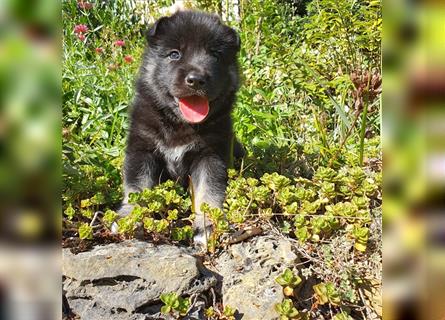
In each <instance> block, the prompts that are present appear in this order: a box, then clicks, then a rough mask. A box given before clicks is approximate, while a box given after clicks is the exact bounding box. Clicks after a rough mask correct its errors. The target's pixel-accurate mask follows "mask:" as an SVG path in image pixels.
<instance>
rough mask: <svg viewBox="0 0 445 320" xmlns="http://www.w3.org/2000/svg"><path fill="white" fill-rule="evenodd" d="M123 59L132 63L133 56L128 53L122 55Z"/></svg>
mask: <svg viewBox="0 0 445 320" xmlns="http://www.w3.org/2000/svg"><path fill="white" fill-rule="evenodd" d="M124 60H125V62H126V63H132V62H133V57H132V56H130V55H126V56H125V57H124Z"/></svg>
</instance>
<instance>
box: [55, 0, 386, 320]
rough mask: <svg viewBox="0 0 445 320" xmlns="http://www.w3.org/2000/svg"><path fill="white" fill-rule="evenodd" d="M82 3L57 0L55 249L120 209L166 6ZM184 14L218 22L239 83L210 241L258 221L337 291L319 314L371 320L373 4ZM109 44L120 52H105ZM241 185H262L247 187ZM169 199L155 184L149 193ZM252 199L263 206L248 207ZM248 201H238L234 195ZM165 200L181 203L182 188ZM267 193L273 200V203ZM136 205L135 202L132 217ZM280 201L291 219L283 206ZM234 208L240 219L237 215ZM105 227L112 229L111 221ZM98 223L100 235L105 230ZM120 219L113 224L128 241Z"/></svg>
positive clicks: (375, 107) (374, 309) (374, 310)
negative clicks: (59, 127)
mask: <svg viewBox="0 0 445 320" xmlns="http://www.w3.org/2000/svg"><path fill="white" fill-rule="evenodd" d="M84 3H86V2H83V1H80V2H77V1H73V0H64V1H62V7H63V10H62V21H63V75H62V93H63V97H62V98H63V207H64V212H65V215H64V216H65V218H64V237H65V238H67V237H72V236H74V237H77V236H79V234H81V235H82V238H92V237H93V236H94V237H99V236H100V235H99V234H98V233H97V232H96V233H93V231H94V230H93V229H94V228H93V227H94V223H93V221H96V220H97V219H95V218H94V217H95V216H96V215H95V213H96V212H98V211H103V212H105V211H106V210H108V209H111V210H112V209H115V208H116V206H117V205H118V204H119V201H120V199H121V192H122V191H121V174H120V170H121V165H122V160H123V151H124V147H125V134H126V130H127V126H128V122H127V119H128V117H127V112H128V107H129V105H130V104H131V100H132V95H133V82H134V79H135V75H136V73H137V68H138V61H140V57H141V54H142V50H143V47H144V37H143V33H144V31H145V30H146V29H147V25H148V24H149V23H151V22H153V21H154V19H155V18H157V17H160V16H161V15H163V14H166V13H167V11H168V8H169V7H170V6H171V5H172V4H173V3H172V1H153V2H150V1H147V2H145V1H137V0H133V1H125V0H116V1H110V2H106V1H103V2H92V3H91V4H92V6H91V7H85V5H82V4H84ZM185 5H186V6H188V7H196V8H201V9H204V10H207V11H212V12H218V13H219V14H220V15H221V16H223V17H224V19H225V20H226V22H227V23H229V24H230V25H232V26H233V27H234V28H236V29H237V30H238V31H239V32H240V36H241V42H242V50H241V53H240V57H239V61H240V64H241V70H242V78H243V85H242V88H241V90H240V92H239V94H238V101H237V105H236V108H235V112H234V115H233V116H234V120H235V130H236V133H237V136H238V138H239V139H240V141H241V142H242V143H243V144H244V146H245V147H246V150H247V156H246V158H245V159H244V160H243V162H242V163H241V164H238V167H239V166H241V169H240V170H238V171H237V172H236V173H233V175H232V182H231V186H230V187H229V195H231V196H229V197H228V200H230V201H232V203H230V201H229V203H227V205H228V208H226V209H227V210H228V217H229V218H230V217H234V218H233V219H231V220H230V221H229V222H230V224H231V226H230V227H229V229H227V228H228V227H227V225H226V224H222V225H221V232H228V231H229V232H230V231H233V230H234V229H237V228H240V225H243V224H249V223H251V224H254V223H257V222H258V219H260V220H261V219H266V220H267V221H271V222H272V226H273V227H274V228H276V229H277V230H279V232H280V233H281V234H283V235H285V236H289V237H291V238H294V239H296V240H298V243H299V246H300V250H302V252H304V253H305V254H306V256H307V257H308V265H307V266H306V267H307V268H306V269H305V270H306V271H305V276H306V277H310V276H312V275H314V276H315V277H316V278H317V279H318V280H319V281H320V283H334V284H335V285H336V288H337V289H336V290H337V291H339V292H340V294H341V297H342V299H341V304H340V307H338V306H337V305H338V304H336V303H331V304H329V307H330V308H331V307H333V308H334V309H335V310H336V312H337V311H338V314H339V315H342V314H343V313H342V312H343V311H345V312H346V311H347V313H349V314H352V315H353V316H354V318H357V317H358V318H360V317H362V318H373V317H377V318H378V317H380V316H381V312H380V311H379V306H378V300H379V299H378V295H379V294H378V292H379V288H380V283H381V275H380V272H379V270H380V266H381V240H380V236H381V223H380V220H381V209H380V207H381V196H380V184H381V147H380V131H381V130H380V126H381V115H380V112H381V108H380V91H381V88H380V84H381V77H380V74H381V67H380V60H381V51H380V39H381V5H380V2H379V1H375V0H372V1H368V0H358V1H353V0H339V1H335V0H313V1H278V0H264V1H259V0H252V1H243V0H241V1H238V2H234V1H228V0H227V1H204V0H200V1H187V2H186V3H185ZM80 24H83V25H85V26H87V28H88V31H86V32H84V33H82V35H84V36H85V39H81V38H82V37H79V33H75V32H74V30H75V27H76V26H77V25H80ZM118 40H123V41H124V42H125V45H124V46H118V45H116V41H118ZM97 48H100V50H97ZM265 173H269V174H270V173H275V174H272V175H266V176H264V174H265ZM248 178H250V179H259V178H262V179H260V180H249V181H250V182H251V184H249V183H248V180H246V179H248ZM295 178H297V180H295ZM286 179H288V180H286ZM253 181H256V182H253ZM277 185H278V187H277ZM246 186H250V187H252V188H251V190H246V189H245V188H246ZM284 188H287V189H284ZM161 189H162V188H161ZM298 190H300V191H298ZM301 190H303V191H304V192H303V193H302V194H301ZM170 191H172V190H170V189H168V188H167V187H166V189H165V190H164V189H162V190H160V191H159V194H156V195H155V196H159V195H161V196H163V197H165V192H170ZM260 191H262V192H264V193H265V194H266V200H265V201H260V200H261V199H259V198H258V197H260V196H259V195H258V194H259V193H261V192H260ZM175 192H176V191H175ZM249 192H250V193H251V194H252V196H251V197H250V199H249V198H247V199H246V200H244V199H243V198H242V197H241V195H243V194H249ZM298 192H300V195H299V196H295V194H296V193H298ZM283 194H284V195H286V196H282V195H283ZM178 195H179V196H180V197H184V198H181V199H184V201H187V199H186V197H187V196H185V195H184V196H183V194H182V193H181V191H178ZM267 195H268V196H267ZM280 195H281V196H282V198H283V200H282V203H280V204H279V205H276V201H275V199H276V198H277V197H280ZM145 197H152V195H145ZM150 199H151V198H150ZM144 200H146V198H145V199H144V198H143V197H142V199H141V198H138V199H135V201H136V202H137V201H139V203H140V204H141V206H142V207H144V206H146V203H145V204H144ZM181 201H182V200H181ZM246 201H247V202H246ZM250 202H253V203H255V206H251V205H249V203H250ZM293 203H295V205H294V207H296V208H298V209H295V210H297V212H296V211H291V210H293V209H289V208H288V206H292V204H293ZM161 206H164V207H162V208H163V210H164V209H165V214H166V215H167V212H169V210H171V209H172V208H170V207H168V204H167V203H165V202H162V201H161ZM161 211H162V210H161ZM240 211H241V212H244V213H247V214H246V215H244V216H243V217H241V218H239V212H240ZM329 212H331V213H329ZM332 212H333V213H332ZM179 213H180V215H181V214H187V212H179ZM264 213H266V214H264ZM147 214H148V213H147V212H145V211H143V212H139V213H138V215H137V216H135V217H134V218H135V219H142V218H144V217H145V218H147V216H146V215H147ZM150 214H152V213H150ZM329 214H330V216H329ZM215 216H216V218H215V219H216V220H217V221H220V220H221V219H220V217H218V214H217V213H215ZM107 217H108V218H109V219H112V218H113V215H112V211H109V215H108V216H107ZM299 217H300V218H299ZM301 217H303V218H301ZM150 218H152V219H154V221H158V224H157V225H156V226H159V225H163V224H164V222H162V223H160V222H159V221H163V220H168V222H167V226H166V227H165V228H163V227H162V226H161V227H159V228H158V229H156V228H154V227H153V226H152V229H151V230H150V231H152V233H153V232H154V233H155V234H158V236H159V235H163V236H165V237H167V238H171V237H172V235H173V231H174V230H176V229H175V228H178V227H184V223H183V222H181V223H177V221H176V219H175V218H172V219H170V220H169V219H167V218H166V217H164V216H163V215H162V214H161V215H160V216H159V215H158V216H154V217H150ZM92 220H93V221H92ZM99 220H100V222H103V223H104V224H106V220H107V219H104V220H103V221H102V220H101V219H99ZM146 221H147V220H145V221H144V222H146ZM124 222H125V221H124ZM128 222H130V223H129V224H128ZM131 222H135V221H126V222H125V223H127V224H126V225H127V229H125V230H126V231H129V233H130V235H131V230H132V227H133V225H134V223H133V224H131ZM122 225H124V223H122ZM79 227H80V230H79ZM185 227H187V225H185ZM173 238H174V237H173ZM181 239H182V238H181ZM182 240H183V239H182ZM339 248H342V249H341V250H339ZM308 252H310V253H308ZM336 256H337V257H340V258H339V259H334V258H333V257H336ZM313 261H322V262H323V263H321V264H318V265H315V264H313ZM365 288H368V289H366V290H367V291H366V292H368V293H367V294H363V292H365ZM369 288H374V289H369ZM375 301H377V302H375ZM296 306H297V307H298V309H299V310H302V309H304V308H305V307H307V306H305V305H304V303H301V304H300V305H298V304H297V305H296ZM235 307H236V306H235ZM320 312H326V310H324V309H323V307H321V308H320ZM283 316H284V315H283Z"/></svg>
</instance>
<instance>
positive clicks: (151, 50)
mask: <svg viewBox="0 0 445 320" xmlns="http://www.w3.org/2000/svg"><path fill="white" fill-rule="evenodd" d="M147 38H148V51H147V54H146V56H145V60H144V65H143V68H144V69H145V71H144V72H145V73H146V74H145V75H144V77H145V79H146V81H147V82H148V83H149V86H150V87H151V88H152V90H154V92H155V94H156V95H157V98H158V101H162V104H163V105H164V106H168V108H170V109H171V110H172V112H173V113H174V114H176V115H177V116H178V117H179V118H181V119H183V120H184V121H187V122H190V123H199V122H203V121H205V119H206V118H207V116H208V115H209V114H211V113H213V112H215V111H216V110H214V109H215V108H217V107H218V105H220V104H218V103H214V102H215V101H217V100H218V99H223V98H224V96H225V95H226V94H227V93H229V92H230V93H233V92H235V91H236V89H237V87H238V68H237V58H236V55H237V52H238V51H239V48H240V41H239V37H238V35H237V33H236V32H235V31H234V30H233V29H231V28H230V27H228V26H225V25H223V24H222V23H221V22H220V20H219V19H218V18H217V17H216V16H213V15H208V14H204V13H198V12H191V11H185V12H178V13H176V14H175V15H173V16H171V17H164V18H161V19H159V20H158V21H157V22H156V23H155V24H154V25H153V26H152V28H151V29H150V30H149V32H148V34H147Z"/></svg>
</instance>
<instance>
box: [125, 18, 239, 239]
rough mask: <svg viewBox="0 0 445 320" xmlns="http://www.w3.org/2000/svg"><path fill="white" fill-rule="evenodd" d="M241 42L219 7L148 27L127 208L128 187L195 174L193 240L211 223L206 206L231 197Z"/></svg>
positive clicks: (130, 145) (130, 148) (128, 159)
mask: <svg viewBox="0 0 445 320" xmlns="http://www.w3.org/2000/svg"><path fill="white" fill-rule="evenodd" d="M239 49H240V39H239V36H238V34H237V33H236V32H235V30H233V29H232V28H230V27H228V26H226V25H224V24H223V23H222V22H221V21H220V19H219V18H218V17H217V16H215V15H210V14H206V13H202V12H195V11H179V12H177V13H175V14H174V15H172V16H170V17H162V18H160V19H159V20H158V21H156V22H155V23H154V25H153V26H152V27H151V28H150V30H149V31H148V33H147V46H146V50H145V53H144V56H143V62H142V66H141V68H140V71H139V76H138V80H137V82H136V96H135V98H134V102H133V107H132V110H131V115H130V119H131V123H130V130H129V135H128V141H127V149H126V155H125V162H124V172H123V173H124V192H125V198H124V200H123V206H122V208H121V210H120V213H121V215H125V214H128V213H129V212H131V205H129V204H128V195H129V193H131V192H139V191H141V190H143V189H144V188H151V187H153V186H155V185H156V184H158V183H160V182H163V181H165V180H167V179H173V180H176V181H179V182H181V183H182V184H183V185H187V183H188V177H191V180H192V184H193V189H194V201H195V203H194V207H195V210H196V220H195V222H194V229H195V237H194V241H195V243H196V244H198V245H203V246H206V244H207V243H206V241H207V239H208V236H209V232H210V231H211V223H210V222H209V221H208V220H206V219H205V218H204V215H203V214H202V212H201V210H200V207H201V204H202V203H208V204H209V205H210V206H213V207H218V208H222V205H223V202H224V198H225V190H226V186H227V167H228V164H229V159H230V158H231V152H232V148H231V145H232V142H233V141H235V139H234V134H233V129H232V119H231V111H232V107H233V104H234V102H235V94H236V92H237V90H238V86H239V75H238V62H237V53H238V51H239ZM235 144H236V146H235V150H237V152H236V153H237V154H236V155H237V156H242V147H241V146H240V145H239V143H238V142H236V141H235Z"/></svg>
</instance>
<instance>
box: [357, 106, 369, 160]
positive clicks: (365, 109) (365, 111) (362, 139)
mask: <svg viewBox="0 0 445 320" xmlns="http://www.w3.org/2000/svg"><path fill="white" fill-rule="evenodd" d="M363 102H364V106H363V113H362V127H361V130H360V149H359V152H360V158H359V159H360V165H361V166H363V149H364V148H365V133H366V125H367V115H368V98H367V97H365V99H364V101H363Z"/></svg>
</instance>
